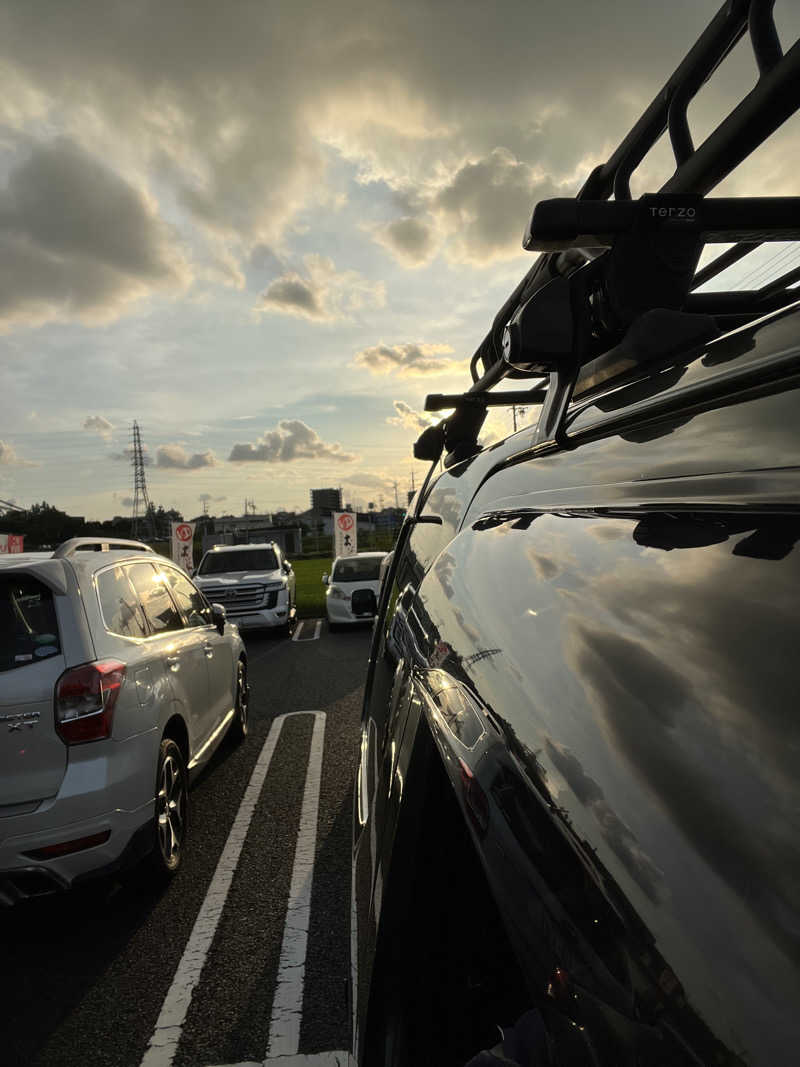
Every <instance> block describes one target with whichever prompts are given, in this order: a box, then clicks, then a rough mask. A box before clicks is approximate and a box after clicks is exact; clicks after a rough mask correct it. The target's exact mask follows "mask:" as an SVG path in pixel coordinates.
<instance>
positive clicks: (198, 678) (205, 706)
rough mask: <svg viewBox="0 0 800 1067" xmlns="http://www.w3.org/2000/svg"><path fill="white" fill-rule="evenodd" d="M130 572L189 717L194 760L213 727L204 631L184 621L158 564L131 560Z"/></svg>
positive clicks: (174, 688) (174, 689)
mask: <svg viewBox="0 0 800 1067" xmlns="http://www.w3.org/2000/svg"><path fill="white" fill-rule="evenodd" d="M128 576H129V579H130V582H131V585H132V586H133V588H134V589H135V591H136V594H137V596H138V598H139V601H140V602H141V605H142V608H143V609H144V613H145V618H146V619H147V623H148V626H149V629H150V633H151V636H150V639H149V641H150V643H152V644H153V645H155V647H156V648H157V649H158V653H159V654H160V656H161V657H162V660H163V662H164V664H165V666H166V668H167V677H168V678H169V681H170V685H171V688H172V694H173V698H174V699H175V701H177V703H178V704H179V705H180V708H181V712H182V714H183V716H184V718H185V720H186V723H187V728H188V730H189V736H190V739H191V741H192V752H191V754H190V761H191V760H193V759H194V758H195V757H196V755H197V753H198V752H199V751H200V750H201V749H202V748H203V746H204V745H205V744H206V742H207V740H208V736H209V734H210V732H211V730H212V729H213V720H212V716H211V713H210V710H209V701H208V672H207V670H206V659H205V651H204V648H203V643H204V642H203V634H202V632H201V630H200V629H199V628H198V627H190V626H186V625H185V624H184V621H183V618H182V616H181V613H180V611H179V610H178V608H177V606H176V604H175V601H174V600H173V598H172V596H171V594H170V591H169V588H168V586H167V582H166V578H165V576H164V574H163V572H162V571H160V570H159V569H158V568H157V567H156V566H155V564H153V563H150V562H145V561H142V562H138V561H137V562H136V563H131V564H128Z"/></svg>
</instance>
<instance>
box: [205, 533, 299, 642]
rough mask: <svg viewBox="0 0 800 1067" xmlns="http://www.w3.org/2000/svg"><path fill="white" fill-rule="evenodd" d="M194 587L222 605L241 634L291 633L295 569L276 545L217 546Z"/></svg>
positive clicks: (207, 557) (273, 543)
mask: <svg viewBox="0 0 800 1067" xmlns="http://www.w3.org/2000/svg"><path fill="white" fill-rule="evenodd" d="M194 581H195V584H196V585H197V586H198V587H199V588H200V589H202V591H203V593H204V594H205V595H206V596H207V597H209V598H210V599H211V600H212V601H213V602H214V603H215V604H222V605H223V606H224V608H225V611H226V613H227V617H228V618H229V619H230V620H231V622H235V623H236V625H237V626H238V627H239V629H240V630H255V629H266V628H269V629H275V628H280V629H281V630H282V631H283V632H285V633H287V634H288V632H289V629H290V627H291V625H292V622H293V621H294V617H295V576H294V571H293V570H292V565H291V563H289V562H288V561H287V560H286V559H284V557H283V553H282V552H281V550H280V548H279V547H278V545H276V544H275V542H274V541H269V542H266V543H264V544H257V545H215V546H214V547H213V548H211V549H209V550H208V552H206V554H205V555H204V556H203V558H202V560H201V561H200V566H199V567H198V568H197V570H196V571H195V574H194Z"/></svg>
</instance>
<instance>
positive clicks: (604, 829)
mask: <svg viewBox="0 0 800 1067" xmlns="http://www.w3.org/2000/svg"><path fill="white" fill-rule="evenodd" d="M545 749H546V751H547V755H548V756H549V757H550V760H551V762H552V764H553V766H554V767H555V768H556V770H557V771H559V772H560V774H561V776H562V778H563V779H564V781H565V782H566V783H567V785H568V786H569V787H570V789H571V790H572V792H573V793H574V794H575V796H576V797H577V798H578V800H579V801H580V802H581V804H583V805H584V807H586V808H588V809H589V810H590V811H591V813H592V815H594V817H595V819H597V822H598V823H599V824H600V832H601V833H602V835H603V837H604V838H605V840H606V841H607V842H608V845H609V847H610V848H611V849H613V851H614V852H615V853H616V854H617V856H618V857H619V859H620V860H621V861H622V862H623V863H624V865H625V866H626V867H627V868H628V870H629V871H630V873H631V875H632V876H633V878H634V879H635V880H636V882H637V883H638V885H639V886H640V888H641V889H642V890H643V891H644V892H645V893H646V894H647V895H648V897H650V898H651V900H653V901H656V902H658V901H659V900H660V899H661V898H662V897H664V896H665V895H666V893H667V889H666V886H665V884H664V872H663V871H661V870H660V869H659V867H658V866H657V865H656V864H655V863H654V862H653V860H652V859H650V857H649V856H648V855H647V854H646V853H645V852H643V851H642V849H641V848H640V847H639V843H638V842H637V840H636V837H635V835H634V834H633V833H632V832H631V830H630V829H629V828H628V827H627V826H626V825H625V823H624V822H623V821H622V820H621V819H620V818H619V816H618V815H617V814H616V812H615V811H614V810H613V809H612V808H611V806H610V805H609V803H608V801H607V800H606V798H605V796H604V795H603V790H602V789H601V788H600V786H599V785H598V784H597V782H596V781H595V780H594V778H592V777H590V776H589V775H588V774H587V773H586V772H585V771H584V769H583V767H582V766H581V764H580V762H579V761H578V759H576V757H575V756H574V755H573V754H572V752H570V750H569V749H568V748H566V747H565V746H564V745H559V744H557V743H554V742H553V741H551V739H550V738H549V737H548V738H546V739H545Z"/></svg>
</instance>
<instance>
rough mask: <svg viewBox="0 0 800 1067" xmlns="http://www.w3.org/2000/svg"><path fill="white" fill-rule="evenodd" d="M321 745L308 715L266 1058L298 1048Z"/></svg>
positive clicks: (319, 728)
mask: <svg viewBox="0 0 800 1067" xmlns="http://www.w3.org/2000/svg"><path fill="white" fill-rule="evenodd" d="M324 740H325V716H324V715H323V714H322V712H316V713H314V732H313V734H312V735H311V751H310V753H309V757H308V768H307V770H306V785H305V790H304V792H303V807H302V811H301V814H300V829H299V831H298V834H297V846H296V847H295V853H294V866H293V868H292V881H291V884H290V886H289V902H288V904H287V906H286V925H285V926H284V928H283V943H282V945H281V955H280V960H279V961H278V981H277V984H276V986H275V996H274V999H273V1001H272V1017H271V1019H270V1024H269V1044H268V1046H267V1059H268V1060H269V1059H270V1058H271V1057H274V1056H296V1055H297V1052H298V1048H299V1045H300V1020H301V1018H302V1016H303V987H304V983H305V975H306V949H307V947H308V927H309V922H310V919H311V886H312V883H313V880H314V857H315V855H316V850H317V815H318V813H319V790H320V784H321V781H322V752H323V746H324Z"/></svg>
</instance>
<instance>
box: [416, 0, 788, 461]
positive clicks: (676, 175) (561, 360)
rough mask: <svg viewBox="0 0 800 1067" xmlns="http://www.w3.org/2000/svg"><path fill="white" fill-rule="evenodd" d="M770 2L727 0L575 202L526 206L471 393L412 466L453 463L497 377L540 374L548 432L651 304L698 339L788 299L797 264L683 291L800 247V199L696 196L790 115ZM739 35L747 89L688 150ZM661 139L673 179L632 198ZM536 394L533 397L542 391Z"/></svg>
mask: <svg viewBox="0 0 800 1067" xmlns="http://www.w3.org/2000/svg"><path fill="white" fill-rule="evenodd" d="M774 3H775V0H727V2H726V3H724V4H723V5H722V7H721V8H720V10H719V11H718V12H717V14H716V15H715V16H714V18H713V19H712V20H711V22H710V23H709V25H708V26H707V27H706V29H705V30H704V31H703V33H702V34H701V35H700V37H699V38H698V40H697V41H696V42H695V44H694V45H693V46H692V48H691V49H690V50H689V52H688V53H687V55H686V57H685V58H684V59H683V61H682V62H681V63H680V64H679V65H678V67H677V69H676V70H675V72H674V73H673V75H672V76H671V77H670V78H669V80H668V81H667V83H666V84H665V85H664V87H663V88H662V89H661V91H660V92H659V93H658V94H657V95H656V96H655V97H654V99H653V100H652V102H651V104H650V105H649V107H648V108H647V109H646V110H645V111H644V113H643V114H642V116H641V117H640V118H639V120H638V121H637V122H636V123H635V124H634V126H633V128H632V129H631V130H630V132H629V133H628V134H627V135H626V136H625V137H624V138H623V140H622V142H621V143H620V145H619V146H618V148H617V149H616V150H615V151H614V152H613V153H612V155H611V156H610V158H609V159H608V161H607V162H606V163H603V164H601V165H600V166H598V167H595V169H594V170H593V171H592V173H591V174H590V175H589V177H588V179H587V180H586V182H585V183H584V185H583V187H582V188H581V190H580V192H579V193H578V196H577V198H575V199H574V200H555V201H544V202H543V203H540V204H538V205H537V206H536V208H535V210H534V212H533V215H532V218H531V221H530V224H529V226H528V229H527V231H526V233H525V237H524V240H523V247H525V248H526V249H528V250H531V251H535V250H538V251H541V252H542V253H543V254H541V255H540V256H539V257H538V258H537V259H536V261H535V262H534V263H533V264H532V266H531V268H530V269H529V270H528V272H527V273H526V274H525V276H524V277H523V278H522V280H521V281H520V282H519V284H518V285H517V287H516V288H515V289H514V291H513V292H512V293H511V295H510V296H509V298H508V299H507V300H506V302H505V303H504V304H503V306H502V307H501V308H500V310H499V311H498V313H497V315H496V316H495V318H494V321H493V323H492V327H491V329H490V330H489V332H488V334H487V335H486V337H485V338H484V339H483V341H482V342H481V344H480V345H479V346H478V348H477V350H476V351H475V353H474V355H473V356H472V359H471V361H470V373H471V377H472V381H473V384H472V386H471V388H470V389H469V391H468V392H467V393H466V394H464V402H463V403H462V404H461V405H456V410H455V412H454V413H453V415H451V416H449V417H448V419H445V420H444V422H443V423H442V424H440V426H439V427H434V428H433V430H434V431H436V432H430V431H427V430H426V431H425V433H424V434H423V436H422V438H421V439H420V441H419V442H418V444H417V446H415V454H417V455H418V458H434V456H433V453H434V452H435V450H436V448H437V447H438V448H439V453H437V455H436V457H435V458H437V459H438V455H439V454H440V453H441V450H442V448H446V449H447V450H448V451H449V452H450V456H449V460H450V461H451V462H454V461H457V460H458V459H459V458H464V456H466V455H469V454H473V453H474V452H475V451H476V450H477V444H476V440H477V433H478V432H479V430H480V426H481V425H482V423H483V418H484V417H485V414H486V406H485V405H481V404H480V403H478V404H476V395H475V394H485V393H486V391H487V390H489V389H491V388H492V387H493V386H495V385H496V384H497V383H498V382H500V381H502V380H503V379H505V378H520V377H524V378H532V377H535V378H539V379H549V381H550V388H549V390H548V396H547V397H546V398H545V401H544V404H545V411H544V413H543V417H542V419H541V420H540V435H541V433H544V434H545V436H547V435H548V434H551V435H555V436H556V437H557V436H558V434H559V432H560V427H561V424H562V416H563V413H564V411H565V410H566V405H567V404H568V402H569V395H570V393H571V389H572V385H574V382H575V380H576V379H577V375H578V370H579V368H580V366H581V365H582V364H584V363H586V362H588V361H590V360H595V359H596V358H597V357H598V356H600V355H602V353H603V352H607V351H609V350H611V349H614V348H615V347H616V346H618V345H619V344H620V343H621V342H622V341H623V340H624V338H625V337H626V335H627V333H628V330H629V329H630V328H631V326H632V325H633V324H634V323H635V322H636V321H637V320H638V319H639V318H640V317H641V316H642V315H645V314H648V313H649V312H650V311H652V310H653V309H655V308H665V309H667V310H668V311H670V312H673V313H674V315H673V318H672V320H671V321H672V322H673V323H674V324H675V327H676V330H677V335H684V334H685V333H686V332H687V330H688V332H689V333H691V332H692V329H693V328H692V327H691V326H688V325H687V326H684V325H683V324H682V323H681V321H680V317H681V316H685V317H688V318H691V317H693V316H706V317H707V321H704V323H703V329H704V330H708V329H711V330H713V329H714V323H716V324H717V326H718V327H719V328H720V329H730V328H732V327H735V326H739V325H744V324H746V323H747V322H750V321H752V320H753V319H755V318H757V317H759V316H761V315H764V314H765V313H767V312H769V311H774V310H777V309H780V308H781V307H785V306H787V305H788V304H790V303H793V302H794V301H796V300H797V299H798V297H800V293H798V291H797V290H795V289H792V288H791V286H792V285H793V284H794V283H795V282H797V280H798V279H799V278H800V272H799V271H798V270H797V269H793V270H790V271H787V272H786V273H785V274H784V275H783V276H782V277H779V278H776V279H774V280H772V281H770V282H769V283H767V284H765V285H762V286H761V288H759V289H755V290H749V291H743V292H740V293H736V292H730V293H725V292H723V293H716V292H715V293H697V292H695V290H696V289H698V288H699V287H700V286H702V285H703V284H704V283H705V282H707V281H709V280H710V279H711V278H713V277H716V276H717V275H718V274H720V273H721V272H722V271H723V270H725V269H726V268H727V267H729V266H731V265H733V264H734V263H736V262H738V261H739V260H741V259H743V258H744V257H745V256H747V255H748V254H749V253H750V252H752V251H753V250H754V249H756V248H758V247H759V246H760V245H761V244H762V243H764V242H765V241H786V240H797V239H800V198H797V197H784V198H774V199H771V198H765V197H760V198H754V199H745V198H741V199H729V198H723V199H718V198H717V199H715V198H711V199H706V196H707V194H708V193H709V192H710V191H711V190H712V189H713V188H714V187H715V186H716V185H718V184H719V183H720V182H721V181H722V180H723V179H724V178H725V177H727V176H728V175H729V174H730V173H731V172H732V171H733V170H735V169H736V167H737V166H739V164H740V163H742V161H743V160H745V159H746V158H747V157H748V156H749V155H750V154H751V153H752V152H753V151H754V150H755V149H756V148H758V147H759V145H761V144H763V142H764V141H766V140H767V138H768V137H770V136H771V134H773V133H774V132H775V130H777V129H778V128H779V127H780V126H781V124H782V123H783V122H785V121H786V120H787V119H788V118H789V117H790V116H791V115H792V114H794V113H795V111H797V110H798V108H800V41H798V42H795V43H794V44H793V45H792V47H791V48H790V49H789V50H788V51H787V52H785V53H784V51H783V49H782V47H781V43H780V40H779V37H778V33H777V31H776V28H775V22H774V19H773V7H774ZM745 35H748V36H749V40H750V45H751V48H752V50H753V54H754V57H755V60H756V64H757V66H758V71H759V77H758V81H757V82H756V84H755V86H754V87H753V88H752V89H751V90H750V92H749V93H747V95H746V96H745V97H744V98H743V99H742V100H741V101H740V103H739V104H738V105H736V106H735V107H734V108H733V109H732V110H731V111H730V112H729V114H727V115H726V116H725V117H724V118H723V119H722V121H721V122H720V123H719V124H718V125H717V127H716V128H715V129H714V130H712V132H711V133H710V134H709V135H708V136H707V137H706V138H705V140H704V141H703V142H702V143H701V144H699V145H698V146H697V147H695V145H694V141H693V139H692V134H691V130H690V127H689V122H688V117H687V110H688V107H689V104H690V103H691V101H692V99H693V98H694V97H695V95H696V94H697V92H698V91H699V90H700V88H701V87H702V86H703V84H704V83H705V82H706V81H707V80H708V79H709V78H710V77H711V76H712V75H713V73H714V71H715V70H716V69H717V67H718V66H719V65H720V64H721V63H722V62H723V61H724V60H725V58H726V57H727V56H728V54H729V53H730V52H731V50H732V49H733V48H734V46H735V45H736V44H737V43H738V42H739V41H740V40H741V39H742V38H743V37H745ZM665 131H667V132H668V134H669V138H670V144H671V147H672V152H673V156H674V160H675V170H674V172H673V174H672V176H671V177H670V178H669V179H668V181H667V182H665V184H664V185H663V186H662V187H661V189H660V190H659V191H658V192H657V193H655V194H648V195H646V196H643V197H641V198H640V199H639V200H636V201H633V200H632V199H631V189H630V179H631V175H632V174H633V172H634V171H635V170H636V168H637V167H638V166H639V164H640V163H641V162H642V160H643V159H644V158H645V156H646V155H647V153H648V152H649V151H650V150H651V149H652V148H653V147H654V145H655V144H656V142H657V141H658V140H659V138H660V137H661V136H662V134H663V133H664V132H665ZM612 196H613V201H611V200H610V198H611V197H612ZM713 241H720V242H726V243H727V242H731V241H733V242H735V244H734V246H733V247H732V248H730V249H728V250H727V251H725V252H723V253H722V255H721V256H719V257H717V259H716V260H714V261H713V262H711V263H709V264H708V265H706V266H705V267H703V268H702V269H701V270H699V271H698V270H697V264H698V260H699V258H700V253H701V252H702V249H703V247H704V245H705V244H706V243H707V242H713ZM676 316H677V317H676ZM709 322H710V323H711V326H710V327H709ZM554 386H557V388H554ZM535 392H536V393H537V398H538V396H539V394H541V389H537V390H535ZM467 398H469V400H467ZM481 409H482V416H481ZM479 416H480V417H479Z"/></svg>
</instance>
